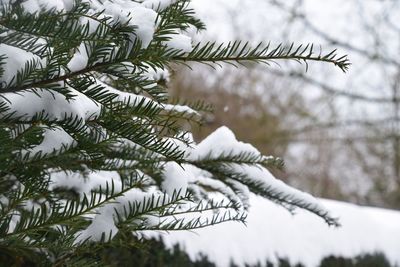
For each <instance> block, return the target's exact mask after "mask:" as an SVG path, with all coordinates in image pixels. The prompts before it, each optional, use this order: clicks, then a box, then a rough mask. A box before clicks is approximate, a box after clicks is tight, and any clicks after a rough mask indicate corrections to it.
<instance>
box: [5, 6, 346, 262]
mask: <svg viewBox="0 0 400 267" xmlns="http://www.w3.org/2000/svg"><path fill="white" fill-rule="evenodd" d="M31 2H35V1H31ZM42 2H43V1H42ZM56 2H57V1H55V2H54V3H56ZM64 2H65V3H67V2H68V1H64ZM122 2H123V3H124V4H125V5H124V6H123V8H124V9H121V8H122V7H121V4H118V3H122ZM167 2H168V1H167ZM24 3H25V2H24V1H2V2H1V10H0V76H1V78H0V82H1V86H0V100H1V102H0V143H1V145H0V179H1V180H0V252H1V255H3V257H7V259H11V262H14V263H15V264H16V265H18V264H24V263H18V262H19V261H20V260H22V259H29V260H28V261H29V262H32V263H35V264H36V265H39V266H98V264H100V263H101V259H98V258H96V257H95V256H93V257H88V256H87V255H90V254H92V255H96V253H98V252H99V251H101V249H104V248H105V247H111V248H112V247H113V246H119V245H121V244H125V245H126V246H134V247H138V248H140V247H141V239H140V235H141V234H142V233H143V231H175V230H192V229H197V228H201V227H206V226H210V225H215V224H218V223H223V222H226V221H239V222H245V218H246V208H247V206H246V199H247V194H248V192H249V191H251V192H253V193H256V194H259V195H262V196H264V197H266V198H269V199H271V200H272V201H275V202H276V203H278V204H281V205H283V206H284V207H286V208H288V209H289V210H292V209H293V208H295V207H300V208H304V209H307V210H309V211H311V212H313V213H315V214H317V215H319V216H321V217H322V218H323V219H324V220H325V221H326V222H327V223H328V224H330V225H337V224H338V223H337V221H336V219H335V218H332V217H331V216H330V215H329V213H328V212H327V211H325V210H324V209H323V207H321V206H319V204H318V203H317V202H316V201H315V200H314V199H313V198H311V197H310V196H308V195H305V194H303V193H301V192H299V191H296V190H294V189H292V188H290V187H288V186H286V185H284V184H282V183H279V182H278V181H275V180H274V178H273V177H270V174H269V172H268V171H267V168H273V167H276V166H277V165H278V166H280V165H281V161H280V160H279V159H274V158H273V157H265V156H263V155H261V154H260V153H258V151H257V150H256V149H254V148H250V149H248V145H247V146H244V144H243V143H240V142H237V141H236V139H234V137H231V136H230V132H229V131H228V130H226V129H222V130H220V131H219V133H218V134H220V136H219V137H221V136H222V137H226V136H228V137H229V138H230V141H231V142H230V143H228V144H229V145H232V147H231V149H226V148H225V149H224V150H222V151H221V149H219V150H218V151H217V152H218V153H216V152H215V150H213V149H215V148H216V147H218V144H216V146H214V147H213V146H212V145H210V144H208V143H204V145H203V147H204V146H206V144H208V145H209V147H208V148H207V149H208V150H207V149H206V150H207V151H204V148H203V149H202V150H201V149H200V147H201V144H199V145H196V144H195V143H194V142H193V140H192V139H191V138H190V133H189V132H187V129H186V128H185V127H184V126H183V125H182V123H181V121H185V122H187V123H189V124H190V123H201V116H200V114H201V112H202V111H204V110H205V111H207V110H208V109H209V107H208V106H207V105H206V104H202V103H199V102H195V103H194V104H193V105H190V104H189V103H185V105H182V104H181V105H179V104H171V102H170V101H169V99H168V91H167V88H166V87H165V81H164V80H165V79H166V78H167V77H166V72H167V70H168V68H169V67H170V66H171V64H174V63H181V64H188V63H190V62H199V63H204V64H211V65H215V64H219V63H222V62H226V63H231V64H243V63H244V62H262V63H266V64H269V63H271V62H274V61H275V60H281V59H287V60H296V61H299V62H305V63H306V64H307V62H308V61H322V62H328V63H332V64H334V65H336V66H338V67H339V68H340V69H342V70H343V71H345V70H346V69H347V67H348V65H349V63H348V61H347V58H346V57H338V56H337V55H336V52H335V51H332V52H330V53H327V54H325V55H322V54H321V53H314V49H313V46H312V45H306V46H302V45H300V46H297V47H295V46H294V45H289V46H284V45H279V46H277V47H272V46H271V45H270V44H267V45H264V44H260V45H258V46H256V47H250V45H249V44H248V43H242V42H239V41H237V42H232V43H227V44H216V43H206V44H195V45H194V46H193V47H192V49H190V51H187V49H184V48H180V47H177V46H176V45H173V44H174V42H175V44H176V41H177V40H179V38H181V37H182V36H183V33H185V32H186V31H188V30H189V29H192V28H195V29H196V30H203V29H204V28H205V27H204V24H203V23H202V22H201V21H199V20H198V19H197V18H196V17H195V15H194V12H193V10H192V9H191V8H190V6H189V1H186V0H178V1H172V2H170V3H168V4H167V5H163V2H160V3H159V5H158V6H152V9H154V11H153V10H152V9H151V8H145V6H144V4H145V3H146V1H144V2H143V3H142V1H115V3H114V2H106V1H81V0H77V1H75V2H73V3H72V1H71V3H70V5H69V6H68V7H67V5H66V6H65V8H61V9H60V8H57V7H52V6H51V3H52V2H51V1H49V6H43V5H41V6H39V7H40V8H39V9H37V10H33V11H32V10H31V9H29V6H26V5H24ZM57 3H58V2H57ZM106 3H107V4H108V6H106V5H105V4H106ZM142 4H143V5H142ZM147 7H148V6H147ZM118 8H120V10H121V12H122V11H124V10H125V8H126V9H127V10H128V11H129V12H128V11H127V13H126V14H125V13H123V12H122V15H120V16H117V13H115V10H116V9H118ZM110 12H111V13H110ZM113 12H114V13H113ZM110 14H111V15H110ZM152 16H153V17H154V21H153V24H152V25H153V26H154V29H153V31H152V30H150V32H151V38H149V37H148V36H147V35H146V33H143V31H144V29H146V27H144V26H146V25H147V26H148V20H149V19H148V18H151V17H152ZM135 23H137V24H135ZM146 23H147V24H146ZM142 24H143V25H144V24H146V25H144V26H143V25H142ZM146 36H147V37H146ZM181 39H182V38H181ZM171 43H172V44H171ZM21 61H22V63H21ZM82 62H83V63H82ZM189 106H191V107H189ZM216 137H218V136H217V134H215V135H214V137H213V138H216ZM210 138H211V137H210ZM229 138H228V139H229ZM244 147H245V148H246V149H244ZM256 174H257V175H258V174H262V175H264V176H266V180H262V179H261V178H259V177H253V176H254V175H256ZM257 175H256V176H257ZM211 192H219V193H222V194H223V195H225V196H226V198H227V199H228V200H229V201H227V200H226V199H222V198H221V197H216V198H215V197H214V196H216V195H215V194H211ZM132 235H135V236H137V237H138V239H137V240H136V241H135V242H133V244H128V243H129V242H132V238H131V237H132ZM4 255H6V256H4ZM25 263H26V264H28V263H27V262H25ZM28 265H29V264H28Z"/></svg>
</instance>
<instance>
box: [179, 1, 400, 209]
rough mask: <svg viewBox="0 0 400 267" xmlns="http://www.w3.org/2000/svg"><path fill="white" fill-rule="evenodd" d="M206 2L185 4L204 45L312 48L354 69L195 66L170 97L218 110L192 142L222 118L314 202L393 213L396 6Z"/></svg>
mask: <svg viewBox="0 0 400 267" xmlns="http://www.w3.org/2000/svg"><path fill="white" fill-rule="evenodd" d="M228 2H229V3H228ZM212 4H213V9H211V10H210V9H209V8H208V6H209V5H210V3H208V2H207V0H206V1H200V0H195V1H194V6H195V8H196V10H197V11H198V13H199V15H200V16H201V17H202V18H203V20H205V21H206V23H207V27H208V33H209V35H207V36H203V39H216V38H217V39H220V40H221V41H223V40H225V39H232V37H233V38H234V39H235V38H236V39H241V38H246V39H251V40H254V42H257V41H259V40H262V39H277V40H278V39H279V40H295V41H297V42H304V41H312V42H314V43H317V44H321V45H322V46H323V47H329V48H331V47H335V48H338V49H339V50H340V51H341V52H344V53H348V54H349V55H350V58H351V59H352V62H353V66H352V69H351V70H350V73H349V75H346V77H344V78H343V77H342V76H340V77H339V78H338V76H337V74H334V75H332V74H331V73H328V71H327V70H326V69H325V68H324V66H321V68H319V69H318V68H316V69H310V70H308V72H307V73H304V70H303V69H300V68H299V67H298V66H297V65H296V64H292V63H283V64H284V65H285V66H284V67H282V68H280V67H279V66H277V67H274V66H272V68H268V70H267V74H266V73H265V71H263V72H261V71H260V69H259V67H257V66H251V68H250V69H248V70H244V69H240V71H238V70H235V71H234V72H233V71H232V68H226V67H224V68H223V69H216V70H213V69H207V68H204V67H199V68H201V71H196V73H199V74H198V75H195V76H193V75H190V76H189V78H185V76H187V75H185V74H184V72H182V71H181V70H179V71H177V72H176V73H175V76H174V78H173V79H172V81H171V83H172V86H171V87H172V88H174V94H175V96H179V97H182V98H189V99H190V98H192V97H194V96H200V97H201V98H203V99H205V100H206V101H209V102H211V103H212V104H213V105H214V106H215V109H216V110H217V111H224V112H216V114H217V115H216V116H213V117H209V119H208V120H207V121H206V122H205V123H206V126H207V127H206V130H205V131H203V132H197V133H196V137H197V138H201V137H203V136H205V135H206V134H207V133H209V132H211V131H212V130H214V129H215V128H216V127H218V126H219V125H221V124H222V121H224V124H227V126H229V127H231V128H232V129H234V131H235V132H237V133H238V137H239V138H241V139H243V140H246V141H249V142H252V143H254V144H255V145H256V146H257V147H258V148H259V149H260V150H261V151H262V152H263V153H267V154H274V155H279V156H281V157H283V158H285V162H286V168H285V173H281V174H279V177H281V178H282V179H284V180H286V181H288V182H289V183H292V184H293V185H295V186H298V187H300V188H303V189H304V190H307V191H310V192H312V193H313V194H316V195H319V196H321V197H326V198H333V199H340V200H346V201H351V202H354V203H358V204H364V205H373V206H380V207H388V208H395V209H399V208H400V88H399V86H400V75H399V74H400V59H399V58H398V56H397V55H398V52H399V51H400V27H398V26H397V24H396V21H397V20H396V17H397V18H398V16H400V3H399V2H398V1H385V0H384V1H377V0H363V1H361V0H360V1H358V0H355V1H350V2H349V1H344V0H334V1H329V3H326V2H324V3H318V1H313V0H289V1H283V0H268V1H257V2H256V1H251V0H244V1H224V0H218V1H212ZM244 11H245V12H244ZM267 11H268V12H267ZM227 21H229V22H230V23H227ZM224 25H225V26H224ZM226 25H229V26H226ZM242 25H247V26H249V27H242ZM246 67H249V66H246ZM195 68H198V67H197V66H195ZM264 70H265V69H264ZM339 75H340V74H339ZM222 76H224V81H222V79H220V77H222ZM226 77H228V78H226ZM282 77H283V78H282ZM341 81H344V82H341ZM233 88H235V89H233Z"/></svg>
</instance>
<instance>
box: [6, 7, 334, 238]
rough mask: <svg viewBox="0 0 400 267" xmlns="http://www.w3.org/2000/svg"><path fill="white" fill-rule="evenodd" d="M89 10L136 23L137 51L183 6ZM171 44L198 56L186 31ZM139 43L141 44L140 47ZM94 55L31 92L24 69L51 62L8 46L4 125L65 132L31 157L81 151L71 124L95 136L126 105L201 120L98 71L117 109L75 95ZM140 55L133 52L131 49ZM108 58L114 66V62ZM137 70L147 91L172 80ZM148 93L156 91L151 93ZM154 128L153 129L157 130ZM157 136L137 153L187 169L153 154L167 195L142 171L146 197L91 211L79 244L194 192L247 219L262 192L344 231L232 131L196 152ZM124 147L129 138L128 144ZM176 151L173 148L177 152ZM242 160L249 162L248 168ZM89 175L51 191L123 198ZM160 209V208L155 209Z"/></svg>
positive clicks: (71, 173) (60, 177)
mask: <svg viewBox="0 0 400 267" xmlns="http://www.w3.org/2000/svg"><path fill="white" fill-rule="evenodd" d="M13 2H14V1H2V2H1V3H2V4H3V5H8V4H10V3H11V4H13ZM84 2H86V3H88V4H89V6H90V12H89V13H92V14H96V13H97V14H98V12H103V13H101V16H102V17H105V18H109V19H110V20H111V21H112V22H121V23H128V24H129V25H130V26H134V29H136V30H135V32H133V33H131V34H130V35H129V40H130V41H131V44H132V45H133V44H139V43H140V44H141V47H140V48H141V49H147V48H148V47H150V44H151V42H152V41H153V38H154V34H155V32H156V29H157V26H158V25H157V23H158V21H159V20H157V16H158V14H159V13H157V12H160V11H161V10H165V8H168V6H170V5H172V4H174V2H175V1H171V0H170V1H148V0H146V1H143V2H133V1H128V0H114V1H108V0H107V1H96V0H92V1H84ZM22 5H23V7H24V8H25V12H29V13H32V14H39V13H40V12H42V11H45V10H57V11H63V10H65V11H68V10H72V9H73V1H72V0H71V1H67V0H58V1H45V0H27V1H23V2H22ZM110 20H109V21H110ZM86 23H89V32H91V31H95V30H96V27H99V23H98V21H96V20H91V19H90V18H89V19H87V18H86V19H85V20H82V25H86ZM171 32H172V33H171ZM2 34H4V35H7V34H8V32H7V31H5V32H4V33H2ZM165 37H167V38H166V39H167V41H165V43H164V44H165V45H167V46H168V47H169V48H171V49H173V50H178V51H180V52H181V54H182V55H184V54H186V53H188V52H190V51H191V49H192V42H191V39H190V37H189V36H188V35H186V34H185V32H183V31H182V30H181V29H174V30H173V31H169V32H168V36H165ZM137 39H139V40H140V42H135V41H136V40H137ZM87 48H88V45H87V44H86V43H84V42H82V43H81V44H79V45H78V46H77V47H75V49H74V51H75V54H74V55H72V56H71V59H70V62H69V63H67V64H66V66H63V68H61V69H60V70H59V72H57V73H53V74H54V75H56V76H57V75H58V76H57V77H58V79H57V83H56V85H57V86H58V87H55V85H54V84H53V87H52V88H47V87H44V86H42V84H41V83H40V82H38V83H35V82H33V85H34V86H32V87H28V88H25V87H24V86H25V84H18V82H19V81H18V79H15V77H16V76H18V75H22V74H23V73H25V71H24V68H25V67H26V66H28V65H29V66H30V67H32V66H33V68H34V69H35V68H36V69H38V70H40V69H44V68H46V66H47V62H46V60H43V59H42V58H40V57H38V56H37V55H35V54H34V53H31V52H28V51H24V50H23V49H21V48H15V47H12V46H9V45H7V44H1V45H0V54H1V55H3V56H4V57H5V59H4V60H3V62H2V63H3V64H2V65H1V66H2V68H3V69H4V73H3V75H2V77H0V82H1V83H2V85H4V86H5V87H4V88H9V90H10V91H9V92H7V93H2V94H1V99H0V104H2V105H5V107H6V110H4V111H3V113H2V114H0V116H2V118H14V119H18V120H19V121H20V123H27V124H29V123H30V121H31V120H32V119H33V118H37V117H38V114H40V116H42V117H43V118H44V120H45V121H51V123H55V124H57V127H51V128H45V130H44V131H43V140H42V143H41V144H39V145H37V146H33V147H28V148H27V149H26V151H25V152H24V153H27V152H30V153H31V154H34V153H40V152H41V153H42V154H47V153H51V152H53V151H61V150H63V149H64V150H65V149H69V148H71V147H75V146H78V145H79V143H78V142H76V140H74V136H73V134H71V133H70V132H69V131H68V130H67V129H65V128H66V127H64V129H63V128H62V125H63V123H65V120H66V119H67V118H76V121H78V122H79V124H80V126H87V128H84V127H82V128H80V129H86V130H87V131H89V130H90V129H91V128H90V127H93V126H92V124H93V123H95V122H96V119H97V118H99V117H101V116H105V115H104V114H107V111H108V108H109V106H110V105H111V104H115V103H114V102H117V103H118V102H119V103H121V105H126V104H127V103H134V104H135V105H133V106H135V107H137V104H138V103H139V102H140V103H141V104H142V105H144V106H145V105H148V104H152V105H154V107H155V110H156V108H157V109H163V110H164V111H165V112H171V111H174V112H177V113H196V112H195V111H193V110H191V109H190V108H189V107H186V106H179V105H177V106H171V105H167V104H166V103H162V102H159V101H155V100H153V99H152V98H151V97H149V96H148V95H147V96H145V95H142V94H140V95H139V94H136V93H135V92H133V90H132V92H126V91H121V90H118V88H114V87H113V85H112V83H111V82H110V83H108V82H109V80H108V79H109V76H107V75H103V74H102V73H101V71H98V73H96V75H93V77H91V79H92V80H91V82H92V84H91V86H92V87H91V86H89V87H88V88H86V89H85V90H87V91H89V90H92V89H93V90H94V88H93V87H96V88H100V89H99V90H100V91H99V92H101V93H102V94H103V95H106V94H110V95H111V96H112V101H106V102H105V103H100V102H101V101H96V100H95V99H93V95H94V93H93V92H92V93H91V94H85V92H83V93H82V92H78V91H77V90H76V89H75V88H74V87H73V86H74V83H73V82H71V81H70V80H69V79H70V78H69V77H72V76H73V75H74V74H76V75H77V76H78V74H80V73H81V72H82V71H84V70H85V68H86V67H87V64H89V59H90V57H91V55H90V53H91V51H90V50H89V49H87ZM135 48H136V47H130V49H135ZM46 51H50V52H48V53H50V54H51V51H53V50H52V48H50V49H48V50H46ZM104 58H106V59H112V57H111V55H108V57H107V56H105V57H104ZM29 62H30V63H29ZM119 63H120V62H119ZM132 64H133V63H132ZM132 64H130V63H129V64H128V63H126V64H125V65H124V66H125V67H126V68H125V70H124V71H125V74H127V73H128V74H129V75H135V77H137V78H141V79H142V80H141V81H143V80H144V81H148V82H149V83H148V84H147V85H149V84H150V85H151V86H156V85H157V80H156V78H157V77H158V78H161V77H163V78H165V76H166V75H167V72H166V71H165V70H163V69H160V71H159V73H154V72H157V69H156V68H150V67H148V66H146V65H143V64H141V66H140V71H136V70H135V66H133V65H132ZM119 66H121V64H120V65H119ZM164 68H166V66H164ZM31 71H32V70H31ZM77 73H78V74H77ZM49 79H51V77H50V78H49ZM75 82H76V81H75ZM28 84H29V82H28ZM18 86H20V87H21V86H22V88H23V89H22V90H17V89H18V88H19V87H18ZM57 88H61V89H62V90H60V91H58V89H57ZM146 89H149V88H148V87H146ZM13 90H16V92H13ZM98 94H100V93H98ZM113 101H114V102H113ZM132 101H133V102H132ZM196 114H197V113H196ZM161 115H162V114H161ZM132 119H133V120H135V121H137V122H138V123H140V122H141V121H142V120H144V119H143V118H135V117H132ZM127 120H128V119H127ZM102 123H104V122H102ZM151 123H153V121H151ZM39 124H40V122H39ZM149 125H151V124H149ZM149 125H146V126H147V127H149ZM64 126H65V125H64ZM75 126H76V125H75ZM78 126H79V125H78ZM155 130H156V128H155V129H153V130H152V131H149V132H145V131H144V132H145V133H146V134H148V135H149V136H151V135H152V134H153V135H154V136H153V137H152V138H149V139H146V141H145V142H143V143H142V145H139V144H133V145H132V146H131V147H130V149H131V150H135V149H138V150H139V149H148V148H151V149H153V148H154V147H156V148H160V147H161V148H162V149H164V148H165V147H176V148H177V149H178V150H180V151H182V152H184V156H183V157H182V158H181V159H180V160H179V162H176V161H174V160H173V159H171V157H167V156H166V157H163V155H162V153H157V151H151V152H152V153H153V154H152V155H153V156H154V157H156V158H157V159H159V161H160V163H159V165H158V166H157V168H158V169H160V170H161V175H160V176H161V177H162V181H161V183H160V186H159V187H160V188H158V187H156V185H157V180H156V178H155V177H151V176H149V175H147V174H145V172H144V171H143V170H141V169H140V167H137V170H136V171H137V173H138V174H140V175H142V176H143V177H144V180H145V181H146V184H145V185H146V186H147V189H145V190H144V191H142V190H140V189H137V188H134V189H131V190H128V191H127V192H121V194H119V195H118V197H116V198H112V199H116V201H112V203H109V204H105V205H100V206H99V207H97V208H96V209H95V210H94V211H91V215H90V216H86V217H85V218H87V219H89V220H91V223H90V225H89V226H88V227H87V228H85V229H83V230H82V231H80V232H79V233H77V238H78V240H77V242H81V241H84V240H87V239H89V240H94V241H98V240H100V239H101V236H102V233H105V236H106V238H108V237H113V236H115V235H116V234H117V233H118V227H117V223H118V218H120V217H121V216H120V214H119V212H123V211H126V210H127V209H128V208H127V207H131V204H132V203H135V204H137V205H139V204H140V203H141V202H143V201H147V200H148V199H151V198H152V197H154V196H162V195H163V194H164V193H166V194H167V196H168V197H167V198H165V199H167V200H166V201H169V200H171V199H173V195H174V194H175V193H176V192H180V194H181V195H183V196H184V195H186V193H187V192H190V193H191V194H192V195H194V196H195V197H196V199H201V198H205V197H210V194H209V191H210V190H212V191H216V192H219V193H221V194H222V195H224V196H225V197H226V198H227V199H229V200H230V201H232V202H233V203H235V204H236V205H235V207H236V208H237V209H238V210H239V211H238V212H242V211H244V210H245V209H246V208H248V206H249V192H250V191H256V193H257V194H259V195H262V196H264V197H266V198H269V199H271V200H274V201H275V202H278V203H279V204H282V205H283V206H285V207H286V208H288V209H290V210H292V209H293V208H295V207H301V208H304V209H307V210H309V211H311V212H313V213H316V214H317V215H319V216H321V217H323V218H324V219H325V220H326V221H327V222H328V224H331V225H334V224H336V221H335V217H333V216H331V215H330V214H329V212H328V211H327V210H326V209H325V208H324V207H323V206H322V205H321V204H320V203H319V201H317V200H316V199H314V198H313V197H311V196H310V195H308V194H306V193H303V192H300V191H298V190H296V189H294V188H291V187H289V186H287V185H285V184H284V183H282V182H281V181H278V180H277V179H275V178H274V177H273V176H272V174H271V173H270V172H269V171H268V170H267V168H266V167H265V166H264V165H263V163H264V162H265V161H266V159H267V158H266V157H263V156H262V155H260V152H259V151H258V150H257V149H256V148H254V147H253V146H251V145H249V144H245V143H242V142H239V141H238V140H236V138H235V136H234V134H233V133H232V132H231V131H230V130H229V129H228V128H226V127H222V128H220V129H218V130H217V131H215V132H214V133H213V134H211V135H210V136H209V137H208V138H206V139H205V140H204V141H202V142H200V143H199V144H195V143H194V141H193V140H190V136H189V135H188V137H187V139H188V140H187V144H186V143H182V142H180V141H177V140H176V139H177V138H176V137H162V135H161V134H160V135H157V134H155V133H154V131H155ZM87 131H86V132H85V131H84V130H82V133H81V134H87ZM96 131H98V132H99V133H101V134H102V138H103V139H99V140H101V141H103V140H104V139H106V138H108V136H109V133H108V129H103V128H101V123H99V126H97V128H96ZM143 135H145V134H143ZM160 136H161V137H160ZM121 139H124V138H122V137H121ZM127 139H129V138H125V140H120V144H121V145H122V144H125V143H129V142H131V140H127ZM160 139H161V141H165V142H166V143H165V144H167V145H164V146H157V144H159V142H161V141H160ZM97 141H98V140H97ZM169 144H171V145H170V146H169ZM63 145H64V146H63ZM126 147H127V146H125V148H126ZM151 149H148V150H151ZM153 150H156V149H153ZM146 152H149V151H146ZM60 153H61V152H60ZM127 153H128V151H127ZM245 159H246V160H247V161H246V160H245ZM110 160H111V159H110ZM113 160H115V159H113ZM242 160H243V161H245V162H241V161H242ZM135 164H137V163H136V162H135V161H129V162H127V161H123V162H121V164H119V165H118V166H117V167H119V166H121V169H122V167H127V168H133V167H132V166H135ZM81 167H82V168H81V169H84V170H83V171H82V170H80V171H77V170H76V169H74V170H64V169H63V170H58V169H54V170H50V177H49V180H50V189H55V188H67V189H76V190H77V191H78V193H79V194H80V196H81V197H83V196H84V195H85V193H86V194H87V193H89V192H91V191H96V190H97V191H98V190H99V188H102V189H103V190H104V188H107V186H110V183H111V182H112V183H113V189H114V190H115V192H119V191H120V190H122V188H123V183H122V181H121V178H120V173H118V172H116V171H104V170H97V169H93V168H92V169H87V168H86V167H85V166H81ZM121 172H122V171H121ZM221 174H222V175H225V176H228V177H227V178H228V179H218V177H220V176H221ZM175 197H176V195H175ZM99 199H102V198H99ZM110 201H111V200H110ZM159 204H160V203H158V202H157V204H155V208H157V207H158V206H157V205H159ZM179 204H180V203H179ZM236 211H237V210H236ZM167 215H168V214H167ZM266 216H268V215H266ZM167 217H168V216H167ZM16 219H17V218H16ZM238 220H239V219H238ZM146 221H147V224H146V225H150V226H151V225H154V224H157V223H159V221H157V220H150V219H149V218H147V219H146ZM10 231H12V229H10Z"/></svg>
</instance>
